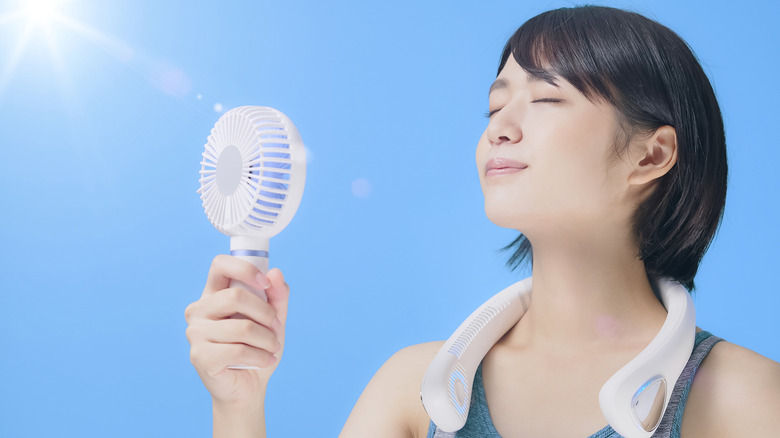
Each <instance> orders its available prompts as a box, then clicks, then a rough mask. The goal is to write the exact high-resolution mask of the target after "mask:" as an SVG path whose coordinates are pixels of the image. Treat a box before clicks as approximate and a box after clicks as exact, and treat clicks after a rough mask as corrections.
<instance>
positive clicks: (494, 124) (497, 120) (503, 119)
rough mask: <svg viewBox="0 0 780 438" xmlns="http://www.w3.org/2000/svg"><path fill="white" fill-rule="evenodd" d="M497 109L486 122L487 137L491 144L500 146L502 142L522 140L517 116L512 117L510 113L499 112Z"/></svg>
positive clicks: (511, 142)
mask: <svg viewBox="0 0 780 438" xmlns="http://www.w3.org/2000/svg"><path fill="white" fill-rule="evenodd" d="M502 112H504V111H499V112H498V113H497V114H495V115H494V116H493V118H492V119H491V120H490V123H488V127H487V137H488V141H489V142H490V145H491V146H500V145H503V144H514V143H517V142H519V141H520V140H522V138H523V131H522V129H520V122H519V120H517V119H518V117H512V114H508V112H505V114H501V113H502Z"/></svg>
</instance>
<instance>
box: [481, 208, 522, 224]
mask: <svg viewBox="0 0 780 438" xmlns="http://www.w3.org/2000/svg"><path fill="white" fill-rule="evenodd" d="M508 210H509V209H508V208H507V205H506V204H501V205H495V206H491V205H489V204H488V203H487V202H486V203H485V215H486V216H487V218H488V219H489V220H490V222H493V223H494V224H496V225H498V226H499V227H501V228H511V229H513V230H519V229H520V228H522V224H523V220H522V215H521V214H518V212H517V211H508Z"/></svg>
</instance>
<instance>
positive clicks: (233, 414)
mask: <svg viewBox="0 0 780 438" xmlns="http://www.w3.org/2000/svg"><path fill="white" fill-rule="evenodd" d="M264 408H265V404H264V402H263V401H262V400H260V402H259V403H257V404H253V405H250V406H247V407H240V408H239V407H236V406H226V405H223V404H220V403H217V402H213V401H212V414H213V422H214V428H213V432H214V435H213V436H214V438H265V411H264Z"/></svg>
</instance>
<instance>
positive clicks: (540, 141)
mask: <svg viewBox="0 0 780 438" xmlns="http://www.w3.org/2000/svg"><path fill="white" fill-rule="evenodd" d="M554 82H555V84H552V83H548V82H546V81H544V80H542V79H538V78H535V77H532V76H529V75H528V74H527V73H526V72H525V71H524V70H523V69H522V68H521V67H520V66H519V65H518V64H517V63H516V62H515V60H514V58H513V57H511V56H510V58H509V60H508V61H507V63H506V65H505V66H504V68H503V70H501V73H500V74H499V75H498V77H497V79H496V82H494V84H493V86H492V87H491V92H490V99H489V100H490V103H489V111H490V113H491V115H490V121H489V122H488V126H487V129H485V132H484V133H483V134H482V137H481V138H480V140H479V144H478V145H477V157H476V158H477V169H478V171H479V180H480V184H481V185H482V192H483V194H484V196H485V211H486V213H487V216H488V218H489V219H490V220H491V221H492V222H494V223H495V224H497V225H499V226H502V227H507V228H514V229H517V230H519V231H521V232H522V233H523V234H525V235H526V236H528V237H529V238H531V237H532V236H533V235H534V234H535V233H536V234H543V233H547V232H554V233H556V235H560V234H561V233H566V234H571V233H574V234H575V235H576V234H577V233H581V232H583V231H585V232H588V230H593V231H596V230H594V229H593V228H592V227H594V226H596V227H610V226H614V225H616V224H619V223H620V221H624V220H625V219H626V218H625V217H619V216H620V215H617V214H616V211H615V210H616V209H619V208H620V207H621V206H625V201H626V199H625V185H624V184H621V181H622V182H625V179H626V175H627V174H626V173H625V172H623V171H621V170H623V169H624V166H621V163H620V162H618V164H617V165H615V166H614V167H613V168H609V163H610V161H609V159H610V157H611V156H612V146H613V144H614V142H615V138H616V133H617V132H618V127H619V125H618V121H617V117H616V113H615V110H614V109H613V107H612V106H611V105H609V104H608V103H602V102H597V103H594V102H591V101H590V100H588V99H587V98H586V97H585V96H584V95H583V94H581V93H580V92H579V91H578V90H577V89H576V88H574V86H572V85H571V84H570V83H568V82H566V81H565V80H563V79H562V78H556V79H555V81H554ZM502 160H503V161H502ZM518 163H521V164H518ZM526 166H527V167H526ZM491 167H493V168H494V170H487V169H488V168H491ZM621 189H622V190H621ZM624 211H626V210H624Z"/></svg>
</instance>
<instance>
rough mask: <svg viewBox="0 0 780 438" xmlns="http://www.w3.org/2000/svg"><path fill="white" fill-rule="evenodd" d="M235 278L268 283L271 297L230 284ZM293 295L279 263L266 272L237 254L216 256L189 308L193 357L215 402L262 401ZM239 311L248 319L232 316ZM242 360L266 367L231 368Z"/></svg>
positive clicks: (187, 316) (281, 347) (240, 403)
mask: <svg viewBox="0 0 780 438" xmlns="http://www.w3.org/2000/svg"><path fill="white" fill-rule="evenodd" d="M231 279H234V280H238V281H241V282H244V283H245V284H247V285H252V286H254V287H257V288H258V290H263V289H265V293H266V295H267V296H268V302H266V301H264V300H263V299H262V298H260V297H258V296H257V295H255V294H253V293H252V292H250V291H247V290H244V289H242V288H238V287H228V285H229V283H230V280H231ZM269 284H270V286H269ZM289 295H290V288H289V286H288V285H287V283H285V282H284V276H283V275H282V272H281V271H279V270H278V269H271V270H269V271H268V273H267V274H266V275H263V274H262V273H261V272H260V271H259V270H258V269H257V268H256V267H255V266H253V265H252V264H251V263H249V262H246V261H244V260H241V259H238V258H236V257H231V256H227V255H218V256H217V257H215V258H214V261H213V262H212V264H211V269H210V270H209V275H208V279H207V280H206V287H205V288H204V289H203V295H201V297H200V299H199V300H198V301H195V302H194V303H192V304H190V305H189V306H187V309H186V310H185V311H184V318H185V319H186V320H187V324H188V326H187V332H186V333H187V339H188V340H189V342H190V361H191V362H192V364H193V365H194V366H195V369H196V370H197V372H198V375H200V378H201V380H202V381H203V384H204V385H205V386H206V389H208V391H209V392H210V393H211V397H212V400H213V402H214V403H220V404H222V405H234V406H248V405H250V404H256V403H258V402H262V400H263V399H264V397H265V390H266V388H267V385H268V379H269V378H270V377H271V374H273V372H274V370H276V367H277V365H278V364H279V359H280V358H281V357H282V352H283V350H284V324H285V321H286V320H287V302H288V298H289ZM236 313H238V314H240V315H242V316H243V317H244V318H246V319H234V318H231V316H232V315H234V314H236ZM237 364H242V365H250V366H257V367H260V368H261V369H260V370H231V369H228V368H227V367H228V366H229V365H237Z"/></svg>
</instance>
